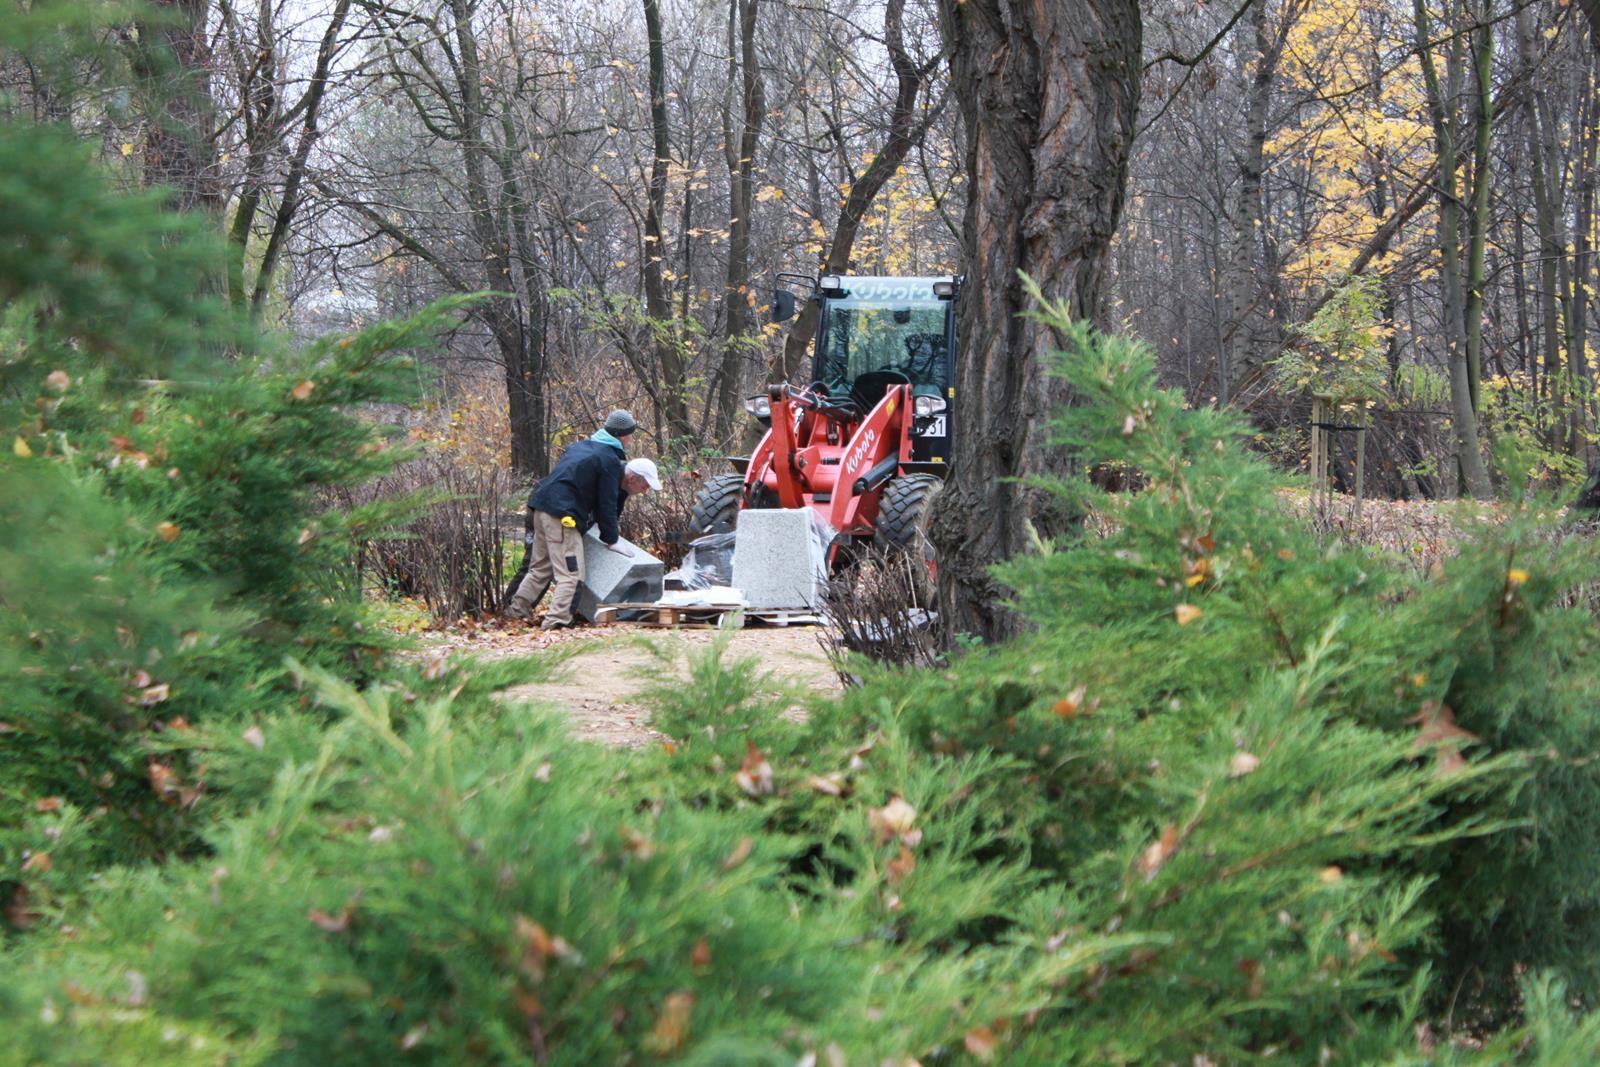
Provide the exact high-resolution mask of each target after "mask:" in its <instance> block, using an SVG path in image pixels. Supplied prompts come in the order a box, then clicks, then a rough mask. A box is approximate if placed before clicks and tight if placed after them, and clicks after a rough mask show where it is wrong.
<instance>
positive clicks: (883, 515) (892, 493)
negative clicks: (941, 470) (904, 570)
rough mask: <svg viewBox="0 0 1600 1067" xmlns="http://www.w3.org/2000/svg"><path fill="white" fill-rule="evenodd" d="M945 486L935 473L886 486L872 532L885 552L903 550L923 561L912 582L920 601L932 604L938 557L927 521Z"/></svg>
mask: <svg viewBox="0 0 1600 1067" xmlns="http://www.w3.org/2000/svg"><path fill="white" fill-rule="evenodd" d="M943 488H944V479H942V478H939V477H938V476H936V475H932V474H902V475H901V476H900V477H898V478H896V479H894V480H893V481H891V482H890V483H889V484H888V485H886V486H884V487H883V495H882V496H881V497H880V498H879V500H878V523H877V528H876V530H874V531H873V535H872V543H873V546H874V547H875V548H877V549H879V550H880V551H882V552H885V553H893V552H904V553H907V554H909V555H911V556H913V557H914V558H916V559H918V560H921V561H922V562H923V564H924V565H923V566H921V567H912V568H911V575H912V582H913V583H914V585H915V587H916V594H917V599H918V601H919V603H920V604H921V605H922V606H923V607H932V606H933V605H934V604H935V603H936V601H935V598H934V582H935V579H936V577H937V574H938V571H937V569H936V568H937V565H938V563H937V560H936V559H935V558H934V554H933V542H932V541H930V540H929V539H928V521H929V520H930V519H931V518H932V517H933V502H934V500H936V499H937V498H938V496H939V492H940V490H942V489H943Z"/></svg>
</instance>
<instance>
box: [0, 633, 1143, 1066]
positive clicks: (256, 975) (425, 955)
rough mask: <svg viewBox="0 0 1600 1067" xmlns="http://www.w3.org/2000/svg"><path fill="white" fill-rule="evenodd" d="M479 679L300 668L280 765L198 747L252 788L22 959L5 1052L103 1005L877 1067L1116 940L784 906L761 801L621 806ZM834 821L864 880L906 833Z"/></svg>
mask: <svg viewBox="0 0 1600 1067" xmlns="http://www.w3.org/2000/svg"><path fill="white" fill-rule="evenodd" d="M498 669H499V670H500V671H501V672H502V673H500V674H498V675H497V676H495V677H493V678H492V679H489V680H488V681H485V680H482V679H478V678H477V677H476V675H477V674H478V673H479V672H478V671H477V669H476V665H473V664H470V663H469V664H463V665H445V666H444V667H443V668H439V669H435V670H433V671H432V672H430V673H433V674H434V675H435V677H434V678H433V679H431V680H430V679H424V678H422V677H420V676H418V677H416V678H413V679H411V681H414V682H415V683H416V685H415V687H414V688H413V687H409V686H403V685H401V684H399V683H398V682H396V683H388V684H383V685H376V686H372V687H369V688H368V689H367V690H365V691H357V690H355V689H354V688H352V687H350V686H349V685H347V684H345V683H343V682H340V681H338V680H337V679H336V678H335V677H333V676H332V675H328V674H326V673H324V672H321V671H315V670H311V669H304V670H303V671H302V670H300V669H297V673H301V674H303V676H304V677H306V679H307V681H308V683H309V685H310V686H311V689H310V690H309V692H313V693H315V694H316V695H317V699H319V700H320V701H321V702H322V703H323V704H324V705H325V706H326V707H327V708H328V709H329V710H330V711H332V712H334V713H335V714H336V715H337V717H336V718H335V719H334V720H333V721H332V722H331V723H323V724H317V723H316V721H315V720H313V719H312V718H310V717H299V718H296V719H293V720H290V721H288V722H286V723H284V724H283V728H285V729H287V730H289V731H290V732H291V733H292V734H294V735H295V736H293V737H291V738H290V739H288V740H287V741H286V742H284V743H283V744H279V743H278V742H277V741H276V740H275V738H274V735H275V734H276V732H277V731H278V730H279V729H280V727H279V725H278V724H268V725H267V726H266V727H265V729H264V730H263V731H262V733H263V735H264V736H262V737H260V738H258V741H259V742H260V744H261V747H260V748H259V749H258V748H257V747H256V745H255V744H252V743H250V742H248V741H246V740H243V739H241V738H240V737H238V736H237V735H236V734H235V733H233V732H231V731H230V732H222V731H220V730H215V729H207V728H202V729H200V730H197V731H196V735H197V737H198V741H197V744H199V745H201V746H203V747H207V748H209V749H210V750H211V752H212V758H213V760H214V762H215V763H216V766H217V768H218V769H217V771H216V773H217V774H219V775H222V776H224V777H230V778H231V777H240V776H259V775H261V774H263V773H271V775H272V784H271V787H270V788H269V789H268V790H267V791H266V792H265V793H264V794H263V795H262V799H261V802H260V804H259V806H258V807H257V808H256V809H255V810H253V811H252V812H250V813H248V814H243V815H241V816H240V817H238V818H237V819H233V820H229V821H227V822H225V823H220V824H218V825H217V826H216V827H215V828H214V829H213V831H212V832H211V835H210V839H211V844H212V846H213V850H214V851H213V854H212V855H210V856H208V857H207V858H206V859H205V860H204V861H202V862H193V863H187V864H180V865H174V866H171V867H169V868H167V869H157V868H148V867H147V868H143V869H136V870H126V871H114V872H108V873H107V874H106V876H105V877H104V878H103V880H102V884H101V885H100V886H99V887H98V888H97V890H96V891H95V892H94V894H93V897H92V901H91V904H92V907H91V909H90V911H89V914H88V917H87V919H86V921H85V922H84V923H83V924H82V925H81V926H80V927H79V928H78V929H77V930H76V931H75V932H74V933H73V934H72V936H71V938H70V939H68V938H66V937H65V936H63V935H56V936H55V937H52V938H40V939H36V941H35V943H34V946H33V951H32V952H31V953H30V955H29V956H28V957H27V959H26V961H24V962H22V963H21V965H20V968H19V973H20V974H21V977H22V980H23V988H24V989H27V990H30V991H32V992H31V995H30V996H29V997H28V999H27V1004H28V1006H29V1008H30V1009H32V1010H34V1013H33V1014H18V1015H17V1016H15V1017H14V1018H13V1022H14V1024H15V1025H17V1026H19V1027H20V1028H21V1032H22V1033H23V1038H24V1040H26V1041H28V1042H30V1044H29V1045H28V1047H30V1048H40V1047H45V1042H44V1040H43V1035H46V1034H52V1035H55V1040H56V1045H55V1046H54V1048H55V1051H54V1053H53V1056H46V1057H45V1059H44V1062H75V1061H76V1057H77V1056H79V1055H80V1054H82V1052H83V1051H84V1050H86V1049H94V1048H101V1047H103V1042H104V1038H103V1034H102V1032H101V1027H102V1025H103V1014H104V1009H105V1008H106V1007H107V1006H109V1005H118V1006H120V1007H121V1008H122V1009H123V1010H124V1011H125V1012H126V1013H127V1014H128V1015H129V1016H130V1019H131V1021H132V1022H137V1023H143V1022H144V1021H146V1020H147V1018H149V1017H150V1016H151V1015H158V1016H159V1018H161V1019H163V1020H172V1021H174V1022H175V1023H176V1024H177V1025H179V1026H181V1027H184V1028H203V1029H204V1031H205V1032H206V1033H207V1034H220V1035H222V1036H223V1037H224V1038H225V1039H226V1040H227V1041H229V1042H232V1043H235V1044H236V1045H237V1046H238V1047H240V1048H241V1049H245V1050H249V1049H266V1050H268V1052H267V1055H266V1060H267V1061H268V1062H296V1063H333V1062H337V1063H361V1062H374V1063H379V1062H382V1063H387V1062H391V1061H392V1060H393V1058H394V1057H395V1056H396V1055H398V1054H400V1053H401V1052H404V1053H405V1054H407V1055H408V1056H409V1057H410V1058H413V1059H416V1060H418V1061H421V1062H438V1063H470V1062H496V1063H498V1062H529V1061H547V1062H553V1063H586V1062H606V1063H613V1062H656V1061H661V1060H671V1061H673V1062H682V1063H701V1064H711V1063H728V1064H733V1063H739V1064H750V1063H773V1064H778V1063H783V1064H790V1063H793V1062H795V1061H796V1059H798V1058H799V1057H801V1056H804V1055H806V1054H807V1052H808V1051H809V1052H811V1053H813V1054H816V1053H819V1052H824V1051H825V1050H827V1049H828V1048H829V1046H836V1047H837V1048H838V1049H840V1050H848V1052H847V1054H848V1055H849V1056H850V1057H851V1058H852V1059H866V1058H869V1057H870V1059H871V1061H872V1062H877V1061H878V1059H879V1057H880V1055H881V1056H889V1057H892V1058H893V1059H892V1062H899V1061H900V1057H904V1056H906V1055H908V1054H909V1053H910V1052H911V1050H926V1049H928V1048H932V1047H938V1046H941V1045H946V1046H948V1045H949V1044H951V1043H952V1042H958V1041H960V1040H961V1037H962V1035H963V1034H965V1033H967V1032H968V1031H970V1030H973V1029H975V1028H976V1027H977V1026H978V1025H980V1021H981V1020H987V1019H991V1018H994V1017H997V1016H998V1015H1000V1014H1002V1013H1003V1012H1004V1011H1006V1010H1009V1009H1010V1008H1011V1007H1013V1006H1015V1005H1018V1004H1021V1005H1043V1004H1044V1003H1045V1002H1046V1000H1047V991H1048V989H1049V988H1050V986H1051V985H1052V984H1053V983H1056V982H1060V981H1065V980H1071V979H1073V978H1075V977H1076V978H1081V977H1082V976H1083V975H1085V974H1086V973H1087V972H1088V969H1089V967H1090V966H1092V965H1097V964H1098V963H1099V962H1100V961H1101V960H1102V959H1105V958H1113V959H1115V958H1119V957H1121V956H1123V955H1125V954H1126V947H1127V946H1128V945H1131V944H1135V943H1136V941H1135V939H1133V938H1130V937H1127V936H1122V937H1095V936H1086V937H1083V938H1080V939H1078V941H1077V942H1076V943H1075V944H1074V946H1073V947H1072V950H1071V951H1070V952H1061V953H1058V954H1056V955H1054V956H1052V957H1051V958H1049V959H1045V958H1042V954H1040V953H1037V952H1034V953H1029V952H1028V951H1026V949H1025V948H1024V947H1022V946H1020V945H1009V944H1008V945H991V946H972V947H971V948H970V949H969V950H966V951H962V952H957V951H952V950H951V949H950V948H949V947H946V948H945V950H944V951H942V952H939V953H935V952H933V951H931V950H930V948H928V947H927V946H925V945H923V944H920V943H918V944H911V943H907V942H906V941H905V940H904V939H902V938H901V937H899V936H897V935H896V932H895V928H896V922H897V920H896V917H895V916H896V912H897V911H898V910H900V909H899V907H898V906H897V905H895V904H894V903H893V902H892V901H890V900H889V899H888V898H887V897H885V896H884V895H882V894H881V892H880V890H882V889H883V887H884V884H885V882H886V881H887V883H888V884H889V885H891V886H892V885H893V884H894V883H895V881H896V876H894V875H892V874H891V875H888V876H883V877H879V878H877V879H875V880H874V882H873V883H872V884H871V885H863V886H862V887H861V889H860V892H858V893H854V894H842V893H839V892H828V893H826V894H824V895H817V894H810V893H807V892H805V891H804V890H803V887H800V886H796V885H794V884H793V883H792V882H788V883H787V884H786V880H785V878H784V877H783V871H784V869H785V858H786V857H787V856H788V855H789V854H791V853H792V852H793V851H794V850H795V849H796V848H797V847H800V846H801V845H802V844H803V843H802V842H800V841H797V840H795V839H793V838H792V837H790V836H789V835H785V834H781V833H777V832H774V831H772V830H770V829H769V828H767V827H765V826H764V825H763V824H764V822H765V814H764V812H763V810H762V808H761V807H759V806H755V805H751V806H746V807H744V808H741V809H733V810H728V809H715V810H696V809H695V808H694V807H692V806H690V805H685V804H682V803H678V802H675V801H673V800H670V799H667V798H657V801H656V802H655V803H646V804H641V803H639V798H638V797H637V796H636V795H635V794H634V792H633V790H632V789H630V788H628V787H627V783H626V782H623V781H619V775H618V763H617V759H616V757H615V755H614V754H611V753H607V752H605V751H603V750H599V749H597V748H594V747H593V746H588V745H582V744H577V743H574V742H572V741H571V740H569V739H568V738H567V737H566V736H565V735H564V732H563V731H562V730H561V729H560V728H559V727H558V726H557V725H556V723H555V720H554V719H553V718H552V717H550V716H541V715H535V714H529V713H528V711H527V710H526V709H521V708H514V707H513V708H510V709H508V708H507V706H506V705H505V704H504V703H503V702H501V701H498V700H496V699H494V697H493V694H492V692H491V691H490V690H491V689H492V688H493V687H494V686H495V685H501V684H505V683H506V682H508V681H511V680H520V681H527V680H528V676H529V672H530V670H531V671H537V670H538V669H539V661H532V666H531V667H530V664H529V661H523V662H522V663H521V664H518V665H514V666H512V667H509V668H508V667H506V666H504V665H502V666H500V667H499V668H498ZM508 670H509V671H512V672H516V671H520V672H521V673H522V677H521V678H518V679H513V678H512V675H511V674H508V673H504V672H506V671H508ZM251 764H254V765H256V767H255V769H253V770H252V769H247V765H251ZM628 769H629V768H628V766H627V765H624V766H623V768H622V771H623V773H624V774H626V772H627V770H628ZM945 777H948V775H945ZM885 807H888V805H885ZM851 818H852V820H853V822H854V825H852V826H851V827H850V828H849V834H850V835H851V836H853V837H854V838H855V839H857V841H858V842H859V844H858V852H859V853H860V854H861V856H862V857H863V858H862V860H861V862H862V863H863V864H865V863H870V862H873V861H874V858H876V859H877V860H878V861H881V859H882V858H883V857H885V856H887V857H890V858H891V859H892V857H893V856H894V855H895V854H896V852H895V850H896V849H898V848H900V847H903V846H902V845H901V844H900V843H899V842H900V839H901V838H902V837H903V836H904V834H906V833H907V832H908V831H909V830H910V829H911V828H912V827H914V826H917V825H919V824H920V820H919V819H918V817H917V816H916V814H915V813H912V814H910V815H904V816H901V815H896V814H894V813H893V812H891V814H890V815H888V816H883V817H880V818H879V819H878V820H877V825H874V824H871V823H869V820H868V818H867V813H866V811H865V809H864V807H860V806H858V807H857V808H856V809H855V810H854V812H853V813H852V814H851ZM885 818H887V819H889V821H890V823H891V824H892V825H890V826H887V827H885V826H883V822H884V819H885ZM928 825H929V826H937V825H939V822H938V820H937V819H935V818H930V819H929V820H928ZM886 833H887V834H888V837H886V836H885V834H886ZM889 837H893V838H894V841H893V843H891V842H890V840H889ZM962 847H963V846H962V845H961V844H960V842H959V841H958V840H954V839H953V840H951V841H950V842H947V843H942V844H938V845H932V846H930V847H928V848H926V849H921V850H920V851H921V858H920V860H919V862H918V864H917V869H916V874H917V875H918V876H920V877H923V878H928V879H930V884H928V885H927V886H926V887H918V888H912V872H909V871H906V872H903V873H902V874H901V875H900V876H899V880H900V881H901V882H902V883H903V884H904V885H905V886H906V887H907V888H906V892H907V893H908V894H911V893H921V892H926V893H927V894H928V895H929V896H930V898H933V897H935V896H937V897H938V898H947V897H957V896H959V895H960V894H961V893H971V892H974V890H972V889H971V888H968V887H962V886H960V885H958V884H953V883H952V884H943V883H941V882H937V881H932V880H933V879H949V878H950V877H951V876H952V875H954V874H955V873H956V872H955V868H954V867H952V866H950V865H949V864H948V863H947V862H946V860H945V859H944V858H942V856H941V852H942V851H944V850H948V851H950V852H958V851H960V850H961V848H962ZM930 903H932V900H930ZM920 906H921V905H920V904H919V903H917V902H915V901H914V900H913V899H912V898H911V897H910V896H909V895H908V898H907V903H906V904H905V905H904V910H905V911H907V912H910V911H914V910H915V909H917V908H918V907H920ZM938 910H939V911H941V912H942V911H944V910H945V908H944V907H943V905H942V903H941V906H940V907H939V908H938ZM129 974H134V975H137V976H138V978H137V983H138V985H139V987H140V989H141V990H142V996H141V1003H139V1004H129V1003H127V997H126V993H125V989H126V986H127V983H128V982H129V978H128V975H129ZM985 976H991V977H992V978H993V979H995V981H994V982H993V984H990V985H988V986H987V987H986V985H985V981H984V979H985ZM69 989H70V990H72V991H73V993H72V995H71V996H68V995H66V994H65V993H63V992H61V991H62V990H69ZM180 1032H187V1030H183V1031H180ZM129 1047H130V1048H132V1047H135V1046H133V1045H132V1044H130V1046H129ZM114 1058H117V1057H114ZM123 1062H128V1061H126V1060H124V1061H123Z"/></svg>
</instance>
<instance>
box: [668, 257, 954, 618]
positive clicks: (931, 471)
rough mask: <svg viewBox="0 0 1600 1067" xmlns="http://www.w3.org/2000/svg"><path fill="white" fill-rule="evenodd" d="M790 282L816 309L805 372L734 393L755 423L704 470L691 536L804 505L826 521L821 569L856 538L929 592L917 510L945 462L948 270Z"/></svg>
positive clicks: (776, 308)
mask: <svg viewBox="0 0 1600 1067" xmlns="http://www.w3.org/2000/svg"><path fill="white" fill-rule="evenodd" d="M784 278H791V279H792V278H795V276H792V275H781V276H780V280H782V279H784ZM803 281H804V282H805V283H806V284H808V285H809V286H810V287H811V291H810V293H809V294H807V295H808V297H809V299H811V300H813V301H815V302H816V303H817V305H818V312H819V314H818V316H817V333H816V338H815V342H814V348H813V354H812V373H811V383H810V384H809V385H807V386H805V387H803V388H801V387H797V386H793V385H773V386H771V387H770V388H769V389H768V390H767V392H766V394H764V395H761V396H755V397H751V398H750V399H749V400H747V401H745V410H746V411H748V412H749V413H750V414H751V415H753V416H754V417H755V418H756V419H758V420H760V421H761V422H762V423H763V424H764V425H765V426H767V427H768V429H767V432H766V434H765V435H764V436H763V437H762V438H761V441H760V443H759V444H757V445H756V448H755V451H754V452H752V453H751V454H750V455H749V456H748V457H732V461H733V463H734V466H735V467H736V468H737V473H733V474H726V475H720V476H717V477H714V478H711V479H709V480H707V482H706V484H705V487H704V488H703V489H702V490H701V491H700V493H699V495H698V497H697V498H696V500H695V504H694V510H693V515H692V518H691V521H690V528H691V533H693V534H696V535H699V534H704V533H711V532H722V531H725V530H727V529H730V528H732V529H737V521H738V513H739V511H741V510H742V509H745V508H811V509H813V511H814V512H815V513H816V517H817V518H818V519H820V520H821V521H822V522H824V523H826V525H827V529H828V530H830V531H832V543H831V544H830V545H829V549H828V555H829V564H830V566H832V567H834V568H835V569H837V568H838V567H840V566H843V565H844V564H845V563H847V562H848V561H850V560H852V559H853V558H855V552H854V550H855V549H857V548H859V547H861V546H864V545H869V544H870V545H875V546H876V547H878V548H880V549H885V550H900V551H906V552H910V553H912V554H913V555H915V556H917V557H918V558H920V559H921V560H922V562H923V564H924V567H922V568H919V570H921V571H923V572H925V573H923V574H921V575H919V584H922V585H923V591H924V592H927V591H931V586H932V583H933V580H934V577H935V573H936V570H935V568H936V565H937V564H936V561H935V559H934V554H933V548H932V545H931V543H930V542H929V540H928V535H927V530H928V518H929V515H930V511H931V507H932V504H933V501H934V498H935V497H936V496H937V495H938V493H939V490H940V489H941V488H942V486H943V484H944V476H945V472H946V471H947V470H948V469H949V462H950V442H951V429H952V426H951V416H952V415H953V410H952V408H953V402H954V399H955V388H954V383H955V373H954V372H955V352H956V335H955V300H956V296H957V294H958V293H959V290H960V280H959V279H958V278H954V277H940V278H888V277H847V276H839V275H824V276H823V277H820V278H815V279H811V278H805V279H803ZM796 300H797V297H796V295H795V294H794V293H793V292H792V291H791V290H788V289H779V290H778V291H777V292H776V293H775V294H774V299H773V315H772V317H773V321H778V322H781V321H784V320H785V319H788V318H790V317H792V316H793V314H794V311H795V306H796Z"/></svg>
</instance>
